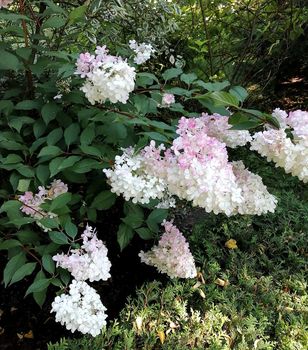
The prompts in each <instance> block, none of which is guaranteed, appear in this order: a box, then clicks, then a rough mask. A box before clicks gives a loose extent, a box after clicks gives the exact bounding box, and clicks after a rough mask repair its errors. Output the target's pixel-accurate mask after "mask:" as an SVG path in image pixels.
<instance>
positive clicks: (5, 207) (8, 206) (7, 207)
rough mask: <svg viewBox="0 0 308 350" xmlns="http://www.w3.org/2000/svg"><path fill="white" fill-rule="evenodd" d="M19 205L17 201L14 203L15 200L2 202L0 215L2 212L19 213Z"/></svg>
mask: <svg viewBox="0 0 308 350" xmlns="http://www.w3.org/2000/svg"><path fill="white" fill-rule="evenodd" d="M21 205H22V204H21V203H20V202H19V201H16V200H10V201H7V202H4V203H3V204H2V206H1V207H0V213H3V212H6V213H9V212H12V213H16V212H19V210H20V207H21Z"/></svg>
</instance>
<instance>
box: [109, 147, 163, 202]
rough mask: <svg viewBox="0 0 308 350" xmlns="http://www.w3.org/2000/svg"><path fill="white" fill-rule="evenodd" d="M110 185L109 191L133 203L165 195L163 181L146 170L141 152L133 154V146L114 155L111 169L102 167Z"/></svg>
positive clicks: (160, 197)
mask: <svg viewBox="0 0 308 350" xmlns="http://www.w3.org/2000/svg"><path fill="white" fill-rule="evenodd" d="M103 171H104V173H105V175H106V176H107V178H108V183H109V184H110V186H111V192H114V193H116V194H117V195H118V196H119V195H123V197H124V199H125V200H127V201H129V200H132V202H133V203H141V204H147V203H149V202H150V200H151V199H156V198H158V199H162V198H164V196H165V190H166V185H165V183H164V181H163V180H162V179H160V178H158V177H156V176H153V175H151V174H149V173H148V172H146V170H145V164H144V162H143V157H142V155H141V154H136V155H134V149H133V148H127V149H124V150H123V154H122V155H121V156H116V158H115V164H114V167H113V169H104V170H103Z"/></svg>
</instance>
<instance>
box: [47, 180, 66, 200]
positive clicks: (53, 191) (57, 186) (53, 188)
mask: <svg viewBox="0 0 308 350" xmlns="http://www.w3.org/2000/svg"><path fill="white" fill-rule="evenodd" d="M67 191H68V186H67V185H66V184H65V183H64V182H62V181H61V180H53V181H52V183H51V184H50V189H49V191H48V194H49V197H50V199H54V198H56V197H58V196H60V194H63V193H66V192H67Z"/></svg>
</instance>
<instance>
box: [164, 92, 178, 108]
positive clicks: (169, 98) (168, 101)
mask: <svg viewBox="0 0 308 350" xmlns="http://www.w3.org/2000/svg"><path fill="white" fill-rule="evenodd" d="M173 103H175V97H174V95H173V94H167V93H166V94H163V98H162V103H161V106H162V107H170V106H171V105H172V104H173Z"/></svg>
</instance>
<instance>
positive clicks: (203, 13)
mask: <svg viewBox="0 0 308 350" xmlns="http://www.w3.org/2000/svg"><path fill="white" fill-rule="evenodd" d="M199 4H200V10H201V15H202V20H203V27H204V31H205V36H206V40H207V47H208V50H209V58H210V74H211V76H213V74H214V68H213V53H212V44H211V38H210V33H209V31H208V26H207V20H206V16H205V11H204V7H203V2H202V0H199Z"/></svg>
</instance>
